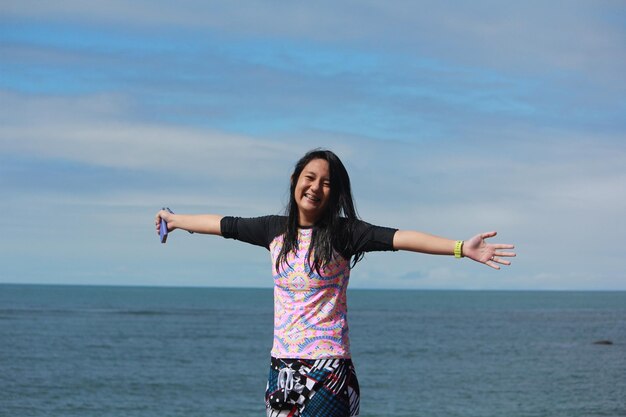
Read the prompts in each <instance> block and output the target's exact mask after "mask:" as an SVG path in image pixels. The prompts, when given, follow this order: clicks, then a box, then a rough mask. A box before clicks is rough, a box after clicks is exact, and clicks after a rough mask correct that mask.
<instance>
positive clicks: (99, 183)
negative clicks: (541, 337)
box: [0, 0, 626, 290]
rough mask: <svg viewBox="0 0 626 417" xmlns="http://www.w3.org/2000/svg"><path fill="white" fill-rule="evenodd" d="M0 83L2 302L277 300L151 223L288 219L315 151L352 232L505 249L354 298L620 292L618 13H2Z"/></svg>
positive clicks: (152, 9) (254, 275)
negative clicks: (44, 297) (348, 182)
mask: <svg viewBox="0 0 626 417" xmlns="http://www.w3.org/2000/svg"><path fill="white" fill-rule="evenodd" d="M518 3H519V4H518ZM0 65H1V66H0V107H1V111H0V190H1V193H2V199H0V209H1V212H2V214H3V215H2V216H1V217H0V227H1V229H2V239H0V253H1V255H0V256H1V258H2V261H1V262H0V265H1V266H0V282H11V283H67V284H114V285H118V284H123V285H192V286H254V287H269V286H271V284H272V283H271V276H270V262H269V255H268V253H267V252H266V251H265V250H263V249H262V248H255V247H249V246H246V245H244V244H241V243H237V242H233V241H227V240H224V239H222V238H219V237H207V236H199V235H193V236H190V235H188V234H186V233H185V234H182V233H174V234H172V236H171V237H170V239H169V240H168V243H167V244H166V245H161V244H159V243H158V240H157V237H156V235H155V234H154V231H153V217H154V213H155V212H156V210H158V209H159V208H160V207H161V206H163V205H167V206H169V207H171V208H172V209H173V210H174V211H178V212H187V213H218V214H225V215H241V216H254V215H262V214H275V213H281V212H282V211H283V208H284V203H285V201H286V197H287V187H288V178H289V175H290V173H291V170H292V167H293V164H294V163H295V161H296V160H297V159H298V158H299V157H300V156H301V155H302V154H303V153H304V152H305V151H307V150H309V149H311V148H315V147H328V148H331V149H333V150H334V151H335V152H337V153H338V154H339V155H340V157H341V158H342V159H343V161H344V163H345V164H346V165H347V167H348V170H349V172H350V174H351V178H352V181H353V185H354V193H355V198H356V202H357V207H358V210H359V213H360V215H361V217H362V218H364V219H365V220H367V221H369V222H372V223H376V224H380V225H386V226H393V227H399V228H410V229H417V230H422V231H426V232H430V233H434V234H438V235H443V236H447V237H450V238H453V239H465V238H469V237H471V236H472V235H474V234H475V233H478V232H482V231H489V230H497V231H498V232H499V236H498V240H499V241H501V242H507V243H509V242H510V243H515V244H516V246H517V252H518V258H516V259H515V262H514V264H513V266H512V267H511V268H506V269H505V270H502V271H499V272H496V271H493V270H491V269H490V268H487V267H484V266H481V265H478V264H473V263H471V262H469V261H467V260H462V261H457V260H454V259H452V258H449V257H436V256H426V255H417V254H409V253H382V254H369V255H367V256H366V259H365V260H364V262H362V263H360V264H359V265H358V266H357V267H356V269H355V270H354V272H353V274H352V280H351V286H352V287H354V288H416V289H433V288H441V289H559V290H579V289H581V290H626V268H624V266H623V259H624V254H623V252H624V243H623V242H624V238H625V237H626V226H624V222H623V214H624V213H625V212H626V77H625V76H624V74H626V6H624V4H623V3H622V2H619V1H573V2H568V5H567V7H563V6H562V4H561V3H559V2H545V1H541V2H539V1H536V2H535V1H531V2H491V1H472V2H456V1H455V2H448V1H432V2H431V1H415V2H409V1H377V0H371V1H342V2H336V1H335V2H330V1H320V2H304V1H292V2H267V1H243V2H229V1H209V2H201V1H176V2H170V1H158V0H153V1H134V2H127V1H126V2H125V1H108V2H100V3H97V4H92V3H88V2H80V1H65V0H60V1H58V2H52V3H50V4H49V5H48V4H44V3H43V2H35V1H8V2H2V4H0Z"/></svg>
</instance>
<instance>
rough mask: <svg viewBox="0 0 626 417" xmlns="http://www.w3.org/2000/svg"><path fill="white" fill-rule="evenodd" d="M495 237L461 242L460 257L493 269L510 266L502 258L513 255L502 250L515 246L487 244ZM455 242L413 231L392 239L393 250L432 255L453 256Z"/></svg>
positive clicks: (480, 236)
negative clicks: (488, 240)
mask: <svg viewBox="0 0 626 417" xmlns="http://www.w3.org/2000/svg"><path fill="white" fill-rule="evenodd" d="M495 235H496V232H488V233H481V234H478V235H476V236H474V237H472V238H471V239H469V240H466V241H465V242H463V246H462V248H461V255H462V256H464V257H467V258H470V259H472V260H474V261H476V262H480V263H483V264H485V265H488V266H490V267H492V268H495V269H500V265H510V264H511V262H510V261H508V260H506V259H503V258H507V257H514V256H515V253H514V252H505V251H502V249H514V248H515V246H513V245H509V244H491V243H487V241H486V239H489V238H491V237H494V236H495ZM456 242H457V241H455V240H451V239H446V238H443V237H439V236H433V235H429V234H427V233H422V232H416V231H413V230H398V231H397V232H396V233H395V235H394V237H393V248H394V249H397V250H407V251H412V252H421V253H429V254H433V255H454V248H455V246H456ZM498 264H500V265H498Z"/></svg>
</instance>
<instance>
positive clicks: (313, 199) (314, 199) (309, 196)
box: [304, 194, 322, 202]
mask: <svg viewBox="0 0 626 417" xmlns="http://www.w3.org/2000/svg"><path fill="white" fill-rule="evenodd" d="M304 196H305V197H306V198H308V199H309V200H311V201H315V202H318V201H321V200H322V199H321V198H317V197H313V196H312V195H310V194H305V195H304Z"/></svg>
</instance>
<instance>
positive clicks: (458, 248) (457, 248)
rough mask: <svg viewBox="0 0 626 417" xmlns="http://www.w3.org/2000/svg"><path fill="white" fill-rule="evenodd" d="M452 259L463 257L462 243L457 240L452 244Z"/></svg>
mask: <svg viewBox="0 0 626 417" xmlns="http://www.w3.org/2000/svg"><path fill="white" fill-rule="evenodd" d="M454 257H455V258H462V257H463V241H462V240H457V241H456V243H455V244H454Z"/></svg>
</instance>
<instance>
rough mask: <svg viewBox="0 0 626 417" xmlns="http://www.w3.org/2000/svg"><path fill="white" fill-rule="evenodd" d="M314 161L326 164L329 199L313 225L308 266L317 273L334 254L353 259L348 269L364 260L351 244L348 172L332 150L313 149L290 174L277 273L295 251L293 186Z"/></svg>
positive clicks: (352, 209)
mask: <svg viewBox="0 0 626 417" xmlns="http://www.w3.org/2000/svg"><path fill="white" fill-rule="evenodd" d="M314 159H323V160H325V161H327V162H328V167H329V172H330V197H329V201H328V205H327V206H326V209H325V210H324V212H323V213H322V216H321V217H320V218H319V219H318V221H317V223H315V225H314V226H313V234H312V236H311V246H310V247H309V251H308V254H307V259H308V261H309V265H310V266H311V267H312V269H314V270H315V271H316V272H317V273H318V274H319V273H320V269H321V268H323V267H324V266H325V265H327V264H328V263H330V262H331V261H332V260H333V257H334V255H335V251H337V252H339V254H341V256H343V257H344V258H346V259H348V260H349V259H350V257H351V256H354V258H353V259H352V264H351V267H352V266H354V265H355V264H356V263H357V262H358V261H359V260H361V258H362V257H363V252H358V253H355V251H354V248H353V247H352V243H351V242H352V239H351V236H352V231H353V229H354V225H355V222H356V220H358V215H357V212H356V209H355V207H354V201H353V199H352V188H351V187H350V177H349V176H348V171H346V167H344V165H343V163H342V162H341V160H340V159H339V157H338V156H337V155H335V153H333V152H332V151H329V150H326V149H314V150H312V151H309V152H307V153H306V155H304V156H303V157H302V158H300V160H299V161H298V162H297V163H296V166H295V168H294V170H293V174H291V186H290V188H289V203H288V205H287V209H286V214H287V223H286V225H285V233H284V235H283V247H282V248H281V250H280V253H279V254H278V258H277V259H276V271H280V268H281V266H282V265H286V262H287V255H288V254H289V253H291V252H296V251H297V250H298V227H299V224H298V220H299V219H298V205H297V203H296V199H295V190H296V184H297V182H298V178H300V174H301V173H302V170H304V167H305V166H306V165H307V164H308V163H309V162H311V161H312V160H314ZM311 255H313V262H311Z"/></svg>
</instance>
